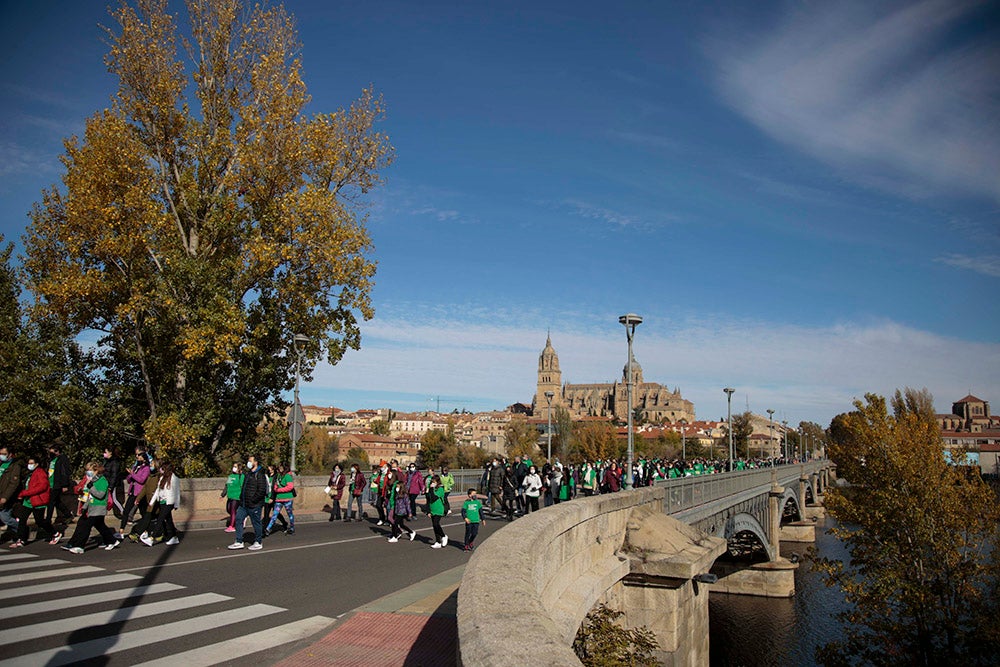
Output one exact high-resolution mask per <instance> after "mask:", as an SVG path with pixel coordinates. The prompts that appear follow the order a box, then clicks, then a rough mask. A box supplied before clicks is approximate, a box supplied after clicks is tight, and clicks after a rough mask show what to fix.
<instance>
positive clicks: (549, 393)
mask: <svg viewBox="0 0 1000 667" xmlns="http://www.w3.org/2000/svg"><path fill="white" fill-rule="evenodd" d="M555 395H556V394H555V392H552V391H547V392H545V400H546V401H547V402H548V404H549V429H548V431H546V434H547V435H548V436H549V456H548V458H547V459H546V461H548V462H549V463H552V397H553V396H555Z"/></svg>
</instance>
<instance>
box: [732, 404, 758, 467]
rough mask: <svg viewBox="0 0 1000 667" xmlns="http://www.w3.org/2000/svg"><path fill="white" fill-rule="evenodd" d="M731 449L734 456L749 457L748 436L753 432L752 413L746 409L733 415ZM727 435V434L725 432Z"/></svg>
mask: <svg viewBox="0 0 1000 667" xmlns="http://www.w3.org/2000/svg"><path fill="white" fill-rule="evenodd" d="M732 419H733V449H734V450H736V456H737V458H739V457H744V458H750V454H751V452H750V436H751V435H752V434H753V413H752V412H750V411H749V410H747V411H746V412H741V413H739V414H737V415H733V417H732ZM727 435H728V434H727Z"/></svg>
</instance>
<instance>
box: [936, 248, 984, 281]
mask: <svg viewBox="0 0 1000 667" xmlns="http://www.w3.org/2000/svg"><path fill="white" fill-rule="evenodd" d="M934 261H936V262H940V263H942V264H947V265H949V266H954V267H957V268H959V269H966V270H968V271H975V272H976V273H981V274H983V275H984V276H991V277H993V278H1000V255H987V256H984V257H970V256H969V255H957V254H950V255H944V256H943V257H938V258H936V259H935V260H934Z"/></svg>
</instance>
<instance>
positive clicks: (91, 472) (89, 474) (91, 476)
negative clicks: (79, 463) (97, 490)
mask: <svg viewBox="0 0 1000 667" xmlns="http://www.w3.org/2000/svg"><path fill="white" fill-rule="evenodd" d="M87 479H94V471H93V470H88V471H87Z"/></svg>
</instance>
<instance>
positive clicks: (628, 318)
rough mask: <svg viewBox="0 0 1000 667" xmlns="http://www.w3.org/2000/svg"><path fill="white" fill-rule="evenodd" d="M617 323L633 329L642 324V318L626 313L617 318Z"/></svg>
mask: <svg viewBox="0 0 1000 667" xmlns="http://www.w3.org/2000/svg"><path fill="white" fill-rule="evenodd" d="M618 322H619V323H621V324H624V325H625V326H626V327H635V326H636V325H639V324H642V318H641V317H639V316H638V315H636V314H635V313H626V314H624V315H622V316H621V317H619V318H618Z"/></svg>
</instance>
